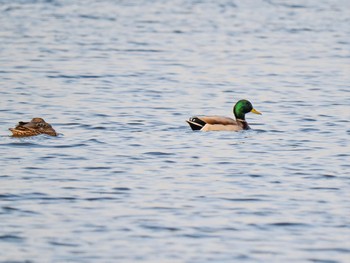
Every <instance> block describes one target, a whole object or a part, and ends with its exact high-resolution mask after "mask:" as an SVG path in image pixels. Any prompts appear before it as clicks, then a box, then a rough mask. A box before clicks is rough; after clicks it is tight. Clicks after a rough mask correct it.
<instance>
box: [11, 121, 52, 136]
mask: <svg viewBox="0 0 350 263" xmlns="http://www.w3.org/2000/svg"><path fill="white" fill-rule="evenodd" d="M9 130H10V131H11V132H12V136H15V137H24V136H34V135H39V134H48V135H51V136H57V133H56V131H55V130H54V129H53V128H52V127H51V125H50V124H48V123H47V122H45V121H44V119H42V118H33V119H32V120H31V121H30V122H23V121H20V122H19V123H18V125H17V126H16V127H15V128H9Z"/></svg>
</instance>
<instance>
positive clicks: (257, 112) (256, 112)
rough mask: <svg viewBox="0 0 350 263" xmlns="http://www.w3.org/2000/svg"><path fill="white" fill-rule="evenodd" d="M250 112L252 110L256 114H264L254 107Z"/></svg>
mask: <svg viewBox="0 0 350 263" xmlns="http://www.w3.org/2000/svg"><path fill="white" fill-rule="evenodd" d="M250 112H251V113H255V114H259V115H261V114H262V113H261V112H259V111H257V110H256V109H252V110H251V111H250Z"/></svg>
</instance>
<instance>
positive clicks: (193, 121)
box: [187, 117, 206, 131]
mask: <svg viewBox="0 0 350 263" xmlns="http://www.w3.org/2000/svg"><path fill="white" fill-rule="evenodd" d="M187 123H188V124H189V125H190V127H191V129H192V130H193V131H197V130H200V129H202V128H203V127H204V125H205V124H206V123H205V122H204V121H202V120H201V119H199V118H197V117H192V118H190V119H189V120H188V121H187Z"/></svg>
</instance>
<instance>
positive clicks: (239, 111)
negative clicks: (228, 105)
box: [233, 100, 261, 120]
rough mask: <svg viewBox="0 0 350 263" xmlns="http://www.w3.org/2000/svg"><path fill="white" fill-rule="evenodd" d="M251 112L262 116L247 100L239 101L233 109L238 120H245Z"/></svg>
mask: <svg viewBox="0 0 350 263" xmlns="http://www.w3.org/2000/svg"><path fill="white" fill-rule="evenodd" d="M249 112H252V113H255V114H261V113H260V112H258V111H257V110H256V109H254V108H253V105H252V104H251V103H250V101H247V100H239V101H238V102H237V103H236V105H235V106H234V107H233V114H234V115H235V117H236V119H240V120H245V115H246V113H249Z"/></svg>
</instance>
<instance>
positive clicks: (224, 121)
mask: <svg viewBox="0 0 350 263" xmlns="http://www.w3.org/2000/svg"><path fill="white" fill-rule="evenodd" d="M249 112H252V113H255V114H260V115H261V113H260V112H259V111H257V110H256V109H254V108H253V105H252V104H251V103H250V102H249V101H247V100H240V101H238V102H237V103H236V105H235V106H234V107H233V114H234V115H235V117H236V120H234V119H232V118H229V117H221V116H203V117H192V118H190V119H189V120H188V121H187V123H188V124H189V125H190V127H191V128H192V130H201V131H241V130H249V129H250V127H249V125H248V123H247V121H246V120H245V115H246V113H249Z"/></svg>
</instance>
